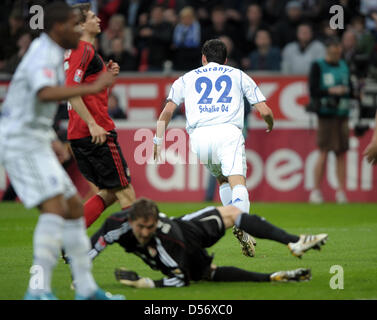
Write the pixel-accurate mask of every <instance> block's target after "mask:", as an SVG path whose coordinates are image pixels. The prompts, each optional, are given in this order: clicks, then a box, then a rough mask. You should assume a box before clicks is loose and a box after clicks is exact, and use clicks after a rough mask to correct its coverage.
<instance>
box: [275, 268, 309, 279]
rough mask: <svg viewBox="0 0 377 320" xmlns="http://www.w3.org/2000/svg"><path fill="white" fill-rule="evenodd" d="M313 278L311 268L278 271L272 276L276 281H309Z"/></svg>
mask: <svg viewBox="0 0 377 320" xmlns="http://www.w3.org/2000/svg"><path fill="white" fill-rule="evenodd" d="M311 278H312V274H311V271H310V269H304V268H299V269H295V270H288V271H278V272H275V273H273V274H272V275H271V276H270V279H271V281H274V282H288V281H309V280H310V279H311Z"/></svg>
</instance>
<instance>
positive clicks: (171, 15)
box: [164, 9, 178, 26]
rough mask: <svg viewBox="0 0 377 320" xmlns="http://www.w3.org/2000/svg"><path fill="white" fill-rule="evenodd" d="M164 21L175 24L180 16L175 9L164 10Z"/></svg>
mask: <svg viewBox="0 0 377 320" xmlns="http://www.w3.org/2000/svg"><path fill="white" fill-rule="evenodd" d="M164 21H166V22H169V23H171V24H172V25H173V26H175V25H176V24H177V21H178V17H177V15H176V13H175V10H174V9H165V10H164Z"/></svg>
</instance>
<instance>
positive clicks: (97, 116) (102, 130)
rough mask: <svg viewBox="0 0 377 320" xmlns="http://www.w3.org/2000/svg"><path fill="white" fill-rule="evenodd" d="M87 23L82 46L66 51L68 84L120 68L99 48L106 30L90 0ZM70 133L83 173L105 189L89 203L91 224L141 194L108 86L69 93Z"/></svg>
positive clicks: (83, 16) (83, 18)
mask: <svg viewBox="0 0 377 320" xmlns="http://www.w3.org/2000/svg"><path fill="white" fill-rule="evenodd" d="M74 8H76V9H77V10H79V13H80V19H79V20H80V25H81V27H82V28H83V34H82V36H81V39H80V42H79V45H78V48H77V49H75V50H69V51H67V52H66V54H65V59H64V70H65V72H66V84H67V85H68V86H75V85H78V84H81V83H84V84H90V83H92V82H93V81H95V80H96V79H98V77H99V76H100V74H101V73H103V72H106V70H108V71H110V72H112V73H113V75H114V76H117V75H118V74H119V66H118V64H117V63H115V62H113V61H111V60H110V62H109V63H108V64H107V65H105V63H104V62H103V60H102V58H101V56H100V55H99V54H98V53H97V52H96V50H95V49H94V46H93V45H94V41H95V38H96V36H97V35H98V34H99V33H100V32H101V29H100V25H99V23H100V19H99V18H98V17H97V16H96V15H95V14H94V12H93V11H91V10H90V4H89V3H84V4H78V5H75V6H74ZM68 109H69V110H68V113H69V122H68V139H69V141H70V143H71V148H72V151H73V154H74V155H75V158H76V160H77V165H78V167H79V169H80V171H81V173H82V174H83V176H84V177H85V178H86V179H87V180H89V181H90V182H92V183H93V184H95V185H96V186H97V187H98V188H99V192H98V193H97V194H96V195H95V196H93V197H92V198H90V199H89V200H88V201H87V202H86V203H85V204H84V216H85V221H86V226H87V227H89V226H90V225H91V224H92V223H93V222H94V221H95V220H97V218H98V217H99V216H100V215H101V213H102V212H103V211H104V210H105V209H106V208H107V207H108V206H110V205H112V204H113V203H114V202H115V201H116V200H119V203H120V206H121V208H122V209H125V208H127V207H128V206H130V205H131V204H132V203H133V201H134V200H135V191H134V189H133V187H132V185H131V184H130V182H131V178H130V175H129V170H128V167H127V162H126V160H125V159H124V157H123V154H122V151H121V149H120V146H119V144H118V140H117V133H116V132H115V124H114V122H113V120H112V119H111V118H110V116H109V114H108V88H104V89H103V90H102V91H101V92H98V93H96V94H89V95H86V96H82V97H80V96H76V97H72V98H70V99H69V104H68Z"/></svg>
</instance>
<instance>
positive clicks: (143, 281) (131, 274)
mask: <svg viewBox="0 0 377 320" xmlns="http://www.w3.org/2000/svg"><path fill="white" fill-rule="evenodd" d="M115 278H116V279H117V280H118V281H119V282H120V283H122V284H124V285H126V286H130V287H134V288H138V289H141V288H154V287H155V284H154V281H153V280H152V279H150V278H140V277H139V275H138V274H137V273H136V272H135V271H129V270H126V269H124V268H117V269H115Z"/></svg>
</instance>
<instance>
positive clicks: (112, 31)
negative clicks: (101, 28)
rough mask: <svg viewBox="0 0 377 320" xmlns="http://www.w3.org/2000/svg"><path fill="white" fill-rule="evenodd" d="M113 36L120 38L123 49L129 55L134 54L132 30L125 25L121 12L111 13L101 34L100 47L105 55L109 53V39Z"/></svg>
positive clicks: (113, 37)
mask: <svg viewBox="0 0 377 320" xmlns="http://www.w3.org/2000/svg"><path fill="white" fill-rule="evenodd" d="M115 38H120V39H122V44H123V50H124V51H127V52H128V53H129V54H130V55H135V53H136V52H135V48H134V46H133V35H132V30H131V28H130V27H127V26H126V21H125V19H124V16H122V15H121V14H115V15H113V16H112V17H111V18H110V20H109V26H108V28H107V29H106V30H105V32H103V33H102V34H101V37H100V47H101V50H102V52H103V54H104V55H105V56H108V55H110V54H111V41H112V40H113V39H115Z"/></svg>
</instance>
